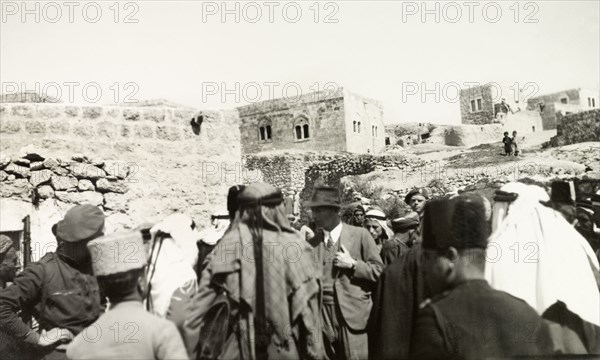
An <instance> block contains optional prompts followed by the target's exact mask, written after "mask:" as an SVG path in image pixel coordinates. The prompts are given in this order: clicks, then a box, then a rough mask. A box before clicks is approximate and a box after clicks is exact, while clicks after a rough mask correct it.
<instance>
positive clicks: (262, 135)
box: [258, 126, 266, 141]
mask: <svg viewBox="0 0 600 360" xmlns="http://www.w3.org/2000/svg"><path fill="white" fill-rule="evenodd" d="M258 131H259V139H260V141H265V139H266V138H265V128H264V126H261V127H260V128H259V129H258Z"/></svg>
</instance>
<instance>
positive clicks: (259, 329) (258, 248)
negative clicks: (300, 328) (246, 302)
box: [253, 236, 271, 360]
mask: <svg viewBox="0 0 600 360" xmlns="http://www.w3.org/2000/svg"><path fill="white" fill-rule="evenodd" d="M254 240H255V241H253V243H254V256H255V259H256V261H255V264H256V327H255V329H256V334H255V337H256V343H255V344H256V348H255V352H256V359H258V360H265V359H268V354H267V347H268V346H269V342H270V340H271V339H270V336H269V335H268V331H267V318H266V311H265V284H264V271H263V270H264V269H263V256H262V255H263V254H262V245H263V244H262V237H261V236H259V237H258V238H257V239H254Z"/></svg>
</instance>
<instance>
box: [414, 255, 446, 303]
mask: <svg viewBox="0 0 600 360" xmlns="http://www.w3.org/2000/svg"><path fill="white" fill-rule="evenodd" d="M421 259H422V264H423V267H422V268H423V280H424V281H425V285H426V287H427V289H428V294H427V295H429V296H434V295H437V294H441V293H442V292H444V291H446V290H447V289H448V288H449V286H450V284H449V281H448V280H449V279H448V270H451V269H452V265H451V261H450V260H449V259H448V258H447V257H444V256H442V254H441V253H439V252H438V251H436V250H423V253H422V258H421Z"/></svg>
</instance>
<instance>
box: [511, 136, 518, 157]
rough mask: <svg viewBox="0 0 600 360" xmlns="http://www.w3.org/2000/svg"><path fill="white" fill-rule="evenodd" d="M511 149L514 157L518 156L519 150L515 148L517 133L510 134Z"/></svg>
mask: <svg viewBox="0 0 600 360" xmlns="http://www.w3.org/2000/svg"><path fill="white" fill-rule="evenodd" d="M510 144H511V147H512V152H513V153H514V155H515V156H518V155H519V149H518V148H517V132H516V131H513V133H512V139H511V142H510Z"/></svg>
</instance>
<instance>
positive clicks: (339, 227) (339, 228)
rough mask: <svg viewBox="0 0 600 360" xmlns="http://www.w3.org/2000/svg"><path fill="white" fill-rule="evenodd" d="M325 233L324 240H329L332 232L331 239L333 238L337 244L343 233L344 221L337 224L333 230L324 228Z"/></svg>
mask: <svg viewBox="0 0 600 360" xmlns="http://www.w3.org/2000/svg"><path fill="white" fill-rule="evenodd" d="M323 233H324V234H325V236H324V237H323V241H324V242H327V239H328V238H329V235H330V234H331V239H333V242H334V244H337V241H338V239H339V238H340V235H342V222H341V221H340V223H339V224H337V226H336V227H334V228H333V229H332V230H331V231H327V230H325V229H323Z"/></svg>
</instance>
